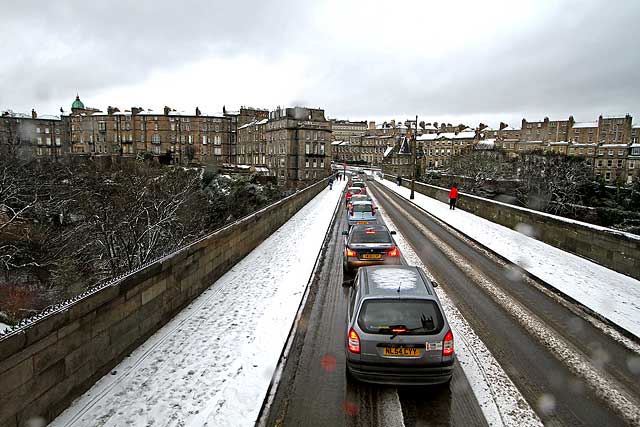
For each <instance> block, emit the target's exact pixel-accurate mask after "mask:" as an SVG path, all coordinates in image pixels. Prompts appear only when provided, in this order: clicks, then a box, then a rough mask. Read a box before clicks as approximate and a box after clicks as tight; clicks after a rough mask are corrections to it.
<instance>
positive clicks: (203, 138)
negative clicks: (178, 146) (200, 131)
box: [202, 135, 207, 145]
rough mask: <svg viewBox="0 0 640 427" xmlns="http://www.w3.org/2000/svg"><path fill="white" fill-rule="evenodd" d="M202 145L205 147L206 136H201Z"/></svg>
mask: <svg viewBox="0 0 640 427" xmlns="http://www.w3.org/2000/svg"><path fill="white" fill-rule="evenodd" d="M202 145H207V135H202Z"/></svg>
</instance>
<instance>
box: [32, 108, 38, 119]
mask: <svg viewBox="0 0 640 427" xmlns="http://www.w3.org/2000/svg"><path fill="white" fill-rule="evenodd" d="M31 118H32V119H37V118H38V113H36V109H35V108H32V109H31Z"/></svg>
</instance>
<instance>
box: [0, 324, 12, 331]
mask: <svg viewBox="0 0 640 427" xmlns="http://www.w3.org/2000/svg"><path fill="white" fill-rule="evenodd" d="M10 328H11V326H9V325H7V324H6V323H2V322H0V332H2V331H4V330H6V329H10Z"/></svg>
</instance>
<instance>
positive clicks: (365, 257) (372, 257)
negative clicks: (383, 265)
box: [362, 254, 382, 259]
mask: <svg viewBox="0 0 640 427" xmlns="http://www.w3.org/2000/svg"><path fill="white" fill-rule="evenodd" d="M362 258H364V259H380V258H382V255H380V254H364V255H362Z"/></svg>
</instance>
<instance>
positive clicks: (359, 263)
mask: <svg viewBox="0 0 640 427" xmlns="http://www.w3.org/2000/svg"><path fill="white" fill-rule="evenodd" d="M400 264H401V262H400V257H393V258H385V259H381V260H379V259H373V260H366V261H363V260H354V261H347V262H346V263H345V265H346V267H347V270H356V269H358V268H360V267H368V266H370V265H400Z"/></svg>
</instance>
